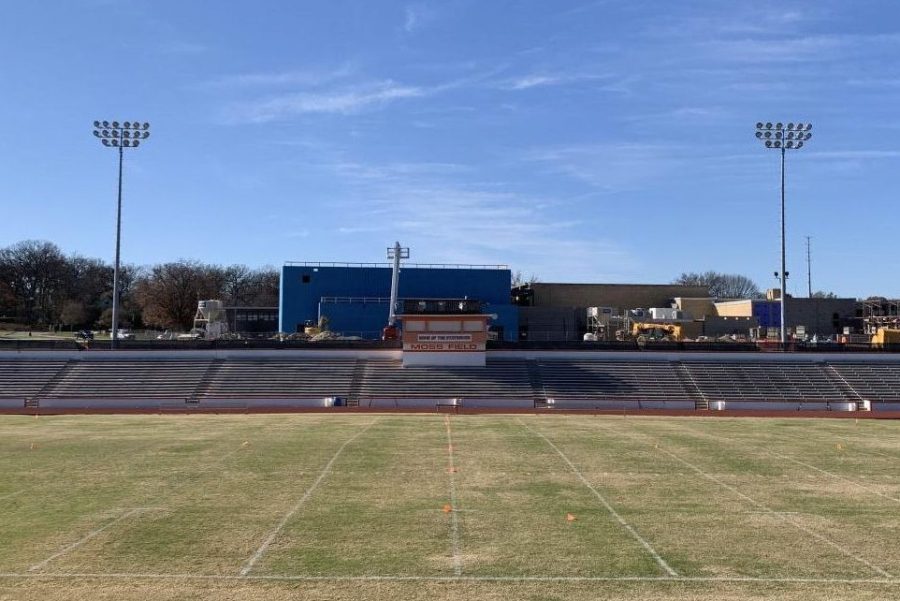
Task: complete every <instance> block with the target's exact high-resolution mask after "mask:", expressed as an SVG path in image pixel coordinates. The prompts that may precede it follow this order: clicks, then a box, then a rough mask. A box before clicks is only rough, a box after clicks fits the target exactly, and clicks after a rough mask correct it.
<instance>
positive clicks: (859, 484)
mask: <svg viewBox="0 0 900 601" xmlns="http://www.w3.org/2000/svg"><path fill="white" fill-rule="evenodd" d="M688 429H690V430H691V431H693V432H697V434H698V435H700V432H698V431H697V430H695V429H693V428H691V427H690V426H688ZM702 435H703V436H708V437H710V438H713V439H715V440H719V441H722V442H724V443H726V444H731V445H734V446H743V447H746V446H748V445H749V443H747V442H746V441H744V440H741V439H734V438H726V437H724V436H719V435H716V434H710V433H708V432H703V433H702ZM763 453H765V454H767V455H772V456H773V457H778V458H779V459H785V460H787V461H791V462H793V463H796V464H797V465H802V466H803V467H806V468H809V469H811V470H815V471H817V472H819V473H820V474H825V475H826V476H829V477H831V478H835V479H837V480H843V481H844V482H847V483H848V484H852V485H853V486H856V487H858V488H861V489H863V490H866V491H868V492H870V493H872V494H875V495H878V496H879V497H883V498H885V499H888V500H889V501H893V502H894V503H900V499H898V498H897V497H892V496H890V495H886V494H884V493H883V492H881V491H880V490H877V489H874V488H872V487H871V486H866V485H865V484H863V483H862V482H857V481H856V480H853V479H851V478H847V477H846V476H841V475H840V474H835V473H834V472H829V471H828V470H824V469H822V468H820V467H816V466H815V465H812V464H810V463H806V462H805V461H800V460H799V459H795V458H793V457H790V456H789V455H784V454H782V453H776V452H775V451H772V450H770V449H766V450H765V451H763Z"/></svg>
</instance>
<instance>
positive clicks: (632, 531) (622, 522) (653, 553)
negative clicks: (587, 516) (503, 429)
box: [517, 419, 679, 577]
mask: <svg viewBox="0 0 900 601" xmlns="http://www.w3.org/2000/svg"><path fill="white" fill-rule="evenodd" d="M517 421H518V422H519V424H521V425H522V426H523V427H524V428H525V429H526V430H528V431H529V432H531V433H532V434H535V435H536V436H539V437H540V438H541V439H543V441H544V442H546V443H547V445H549V446H550V448H551V449H553V450H554V451H556V453H557V454H558V455H559V456H560V457H561V458H562V460H563V461H564V462H565V463H566V465H568V466H569V469H571V470H572V472H573V473H574V474H575V475H576V476H577V477H578V479H579V480H580V481H581V483H582V484H584V486H585V487H587V489H588V490H590V491H591V492H592V493H593V494H594V496H595V497H597V499H598V500H599V501H600V503H601V504H602V505H603V507H605V508H606V510H607V511H608V512H609V514H610V515H612V516H613V518H615V520H616V521H617V522H618V523H619V525H621V526H622V527H623V528H625V530H627V531H628V533H629V534H631V536H632V537H633V538H634V539H635V540H636V541H637V542H638V543H640V544H641V546H642V547H644V549H645V550H646V551H647V552H648V553H649V554H650V556H651V557H653V559H654V561H656V563H657V564H658V565H659V567H661V568H662V569H663V570H664V571H665V572H666V573H667V574H668V575H669V576H675V577H678V576H679V574H678V572H676V571H675V570H674V569H672V566H670V565H669V564H668V563H667V562H666V560H665V559H663V558H662V557H661V556H660V555H659V553H657V552H656V549H654V548H653V546H652V545H651V544H650V543H649V542H647V540H646V539H645V538H644V537H643V536H641V535H640V534H639V533H638V531H637V530H635V529H634V528H633V527H632V526H631V524H629V523H628V522H626V521H625V519H624V518H623V517H622V516H621V515H619V512H618V511H616V510H615V508H613V506H612V505H610V503H609V501H607V500H606V498H605V497H604V496H603V495H601V494H600V493H599V492H598V491H597V489H596V488H594V486H593V485H592V484H591V483H590V482H588V480H587V478H585V477H584V475H583V474H582V473H581V472H580V471H579V470H578V468H577V467H575V464H574V463H572V461H571V460H570V459H569V458H568V457H567V456H566V455H565V453H563V452H562V451H561V450H560V449H559V447H557V446H556V445H555V444H553V442H552V441H551V440H550V439H549V438H547V437H546V436H544V435H543V434H542V433H540V432H538V431H537V430H535V429H533V428H532V427H531V426H529V425H528V424H526V423H525V422H523V421H522V420H521V419H519V420H517Z"/></svg>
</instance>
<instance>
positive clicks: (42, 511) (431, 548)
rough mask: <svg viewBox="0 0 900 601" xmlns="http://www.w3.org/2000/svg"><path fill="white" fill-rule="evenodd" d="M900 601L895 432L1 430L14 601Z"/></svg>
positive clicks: (283, 423)
mask: <svg viewBox="0 0 900 601" xmlns="http://www.w3.org/2000/svg"><path fill="white" fill-rule="evenodd" d="M299 598H302V599H353V600H354V601H358V600H360V599H385V600H387V599H464V598H465V599H469V598H472V599H496V600H506V599H583V600H587V599H599V598H616V599H628V600H635V599H648V600H649V599H654V600H656V599H684V600H688V599H690V600H709V601H712V600H720V599H784V600H788V599H790V600H798V599H810V600H812V599H815V600H817V601H819V600H835V601H837V600H842V601H843V600H856V599H871V600H876V599H877V600H883V599H892V598H900V424H898V423H894V422H889V421H875V420H860V421H859V422H856V421H855V420H811V419H724V418H712V419H704V418H684V419H680V418H671V417H667V418H661V417H654V418H649V417H648V418H635V417H628V418H623V417H609V416H604V417H597V416H573V417H568V416H522V417H518V416H454V417H446V416H440V415H431V416H423V415H370V414H362V415H352V414H346V413H344V414H341V413H337V414H331V415H328V414H306V415H300V414H292V415H241V416H236V415H235V416H214V415H193V416H100V417H97V416H60V417H40V418H33V417H9V416H7V417H2V418H0V599H16V600H19V599H41V600H54V599H59V600H63V599H66V600H71V599H85V600H86V599H110V600H112V599H115V600H129V599H134V600H141V601H149V600H153V601H156V600H159V599H167V600H168V599H171V600H173V601H174V600H183V599H215V600H224V599H260V600H262V599H267V600H268V599H299Z"/></svg>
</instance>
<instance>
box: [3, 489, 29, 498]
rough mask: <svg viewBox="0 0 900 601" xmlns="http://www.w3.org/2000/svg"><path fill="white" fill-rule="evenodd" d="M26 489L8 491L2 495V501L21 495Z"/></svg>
mask: <svg viewBox="0 0 900 601" xmlns="http://www.w3.org/2000/svg"><path fill="white" fill-rule="evenodd" d="M23 492H25V491H24V490H17V491H15V492H10V493H6V494H5V495H0V501H5V500H6V499H11V498H13V497H14V496H16V495H21V494H22V493H23Z"/></svg>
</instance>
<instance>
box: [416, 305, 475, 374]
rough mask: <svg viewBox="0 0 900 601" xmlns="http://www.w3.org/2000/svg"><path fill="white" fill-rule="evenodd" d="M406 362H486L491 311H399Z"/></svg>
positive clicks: (471, 363)
mask: <svg viewBox="0 0 900 601" xmlns="http://www.w3.org/2000/svg"><path fill="white" fill-rule="evenodd" d="M399 318H400V319H401V320H402V323H403V336H402V341H403V364H404V365H484V361H485V355H484V353H485V346H486V344H487V329H488V327H487V323H488V320H489V319H490V316H489V315H482V314H476V315H472V314H467V315H422V314H415V315H400V316H399Z"/></svg>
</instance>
